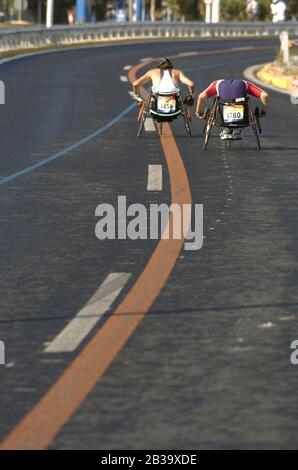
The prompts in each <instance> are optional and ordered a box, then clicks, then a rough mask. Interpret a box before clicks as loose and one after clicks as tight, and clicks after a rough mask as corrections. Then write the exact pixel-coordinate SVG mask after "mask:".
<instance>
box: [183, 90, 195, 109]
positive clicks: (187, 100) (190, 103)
mask: <svg viewBox="0 0 298 470" xmlns="http://www.w3.org/2000/svg"><path fill="white" fill-rule="evenodd" d="M183 103H184V104H186V105H187V106H190V107H192V106H193V104H194V95H191V94H190V93H189V95H187V96H186V98H185V99H184V101H183Z"/></svg>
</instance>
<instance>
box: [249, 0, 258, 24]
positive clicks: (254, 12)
mask: <svg viewBox="0 0 298 470" xmlns="http://www.w3.org/2000/svg"><path fill="white" fill-rule="evenodd" d="M259 9H260V8H259V3H258V2H257V0H247V6H246V13H247V14H248V16H249V17H250V19H251V21H256V20H257V16H258V14H259Z"/></svg>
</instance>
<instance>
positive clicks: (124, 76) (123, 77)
mask: <svg viewBox="0 0 298 470" xmlns="http://www.w3.org/2000/svg"><path fill="white" fill-rule="evenodd" d="M119 78H120V80H121V82H128V78H127V76H126V75H120V77H119Z"/></svg>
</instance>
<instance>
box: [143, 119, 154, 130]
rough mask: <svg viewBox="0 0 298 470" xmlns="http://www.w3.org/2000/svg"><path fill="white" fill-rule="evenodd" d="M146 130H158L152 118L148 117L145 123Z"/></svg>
mask: <svg viewBox="0 0 298 470" xmlns="http://www.w3.org/2000/svg"><path fill="white" fill-rule="evenodd" d="M144 127H145V131H147V132H156V128H155V124H154V121H153V119H152V118H147V119H146V121H145V124H144Z"/></svg>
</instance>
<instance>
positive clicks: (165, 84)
mask: <svg viewBox="0 0 298 470" xmlns="http://www.w3.org/2000/svg"><path fill="white" fill-rule="evenodd" d="M148 82H151V83H152V88H151V91H150V93H149V95H148V96H147V97H146V98H145V99H143V98H142V96H141V95H140V89H141V86H142V85H145V84H146V83H148ZM180 82H181V83H183V84H184V85H187V87H188V91H189V94H188V95H187V97H186V98H185V99H184V100H183V98H182V95H181V92H180V89H179V83H180ZM133 89H134V96H135V99H136V101H137V102H138V103H139V105H140V110H139V113H138V121H139V128H138V136H139V137H140V136H141V134H142V131H143V129H144V125H145V121H146V119H147V118H152V119H153V120H154V121H155V122H157V123H158V129H159V132H160V133H162V124H163V123H164V122H172V121H173V120H174V119H177V117H178V116H183V118H184V122H185V127H186V131H187V133H188V136H189V137H191V130H190V122H191V112H190V107H191V106H193V103H194V83H193V81H192V80H190V79H189V78H188V77H187V76H186V75H185V74H184V73H183V72H182V71H181V70H177V69H174V68H173V64H172V62H171V61H170V60H169V59H168V58H167V57H164V58H163V59H161V60H160V61H159V64H158V68H155V69H151V70H149V71H148V72H147V73H145V75H143V76H142V77H140V78H139V79H138V80H136V81H135V82H134V83H133Z"/></svg>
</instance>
